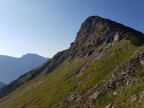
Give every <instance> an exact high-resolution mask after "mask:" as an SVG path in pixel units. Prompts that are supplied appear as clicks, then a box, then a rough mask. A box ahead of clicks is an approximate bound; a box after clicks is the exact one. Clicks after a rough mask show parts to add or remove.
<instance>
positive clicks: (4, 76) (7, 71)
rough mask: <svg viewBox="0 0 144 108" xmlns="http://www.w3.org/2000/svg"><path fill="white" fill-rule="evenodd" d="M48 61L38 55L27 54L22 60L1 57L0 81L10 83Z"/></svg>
mask: <svg viewBox="0 0 144 108" xmlns="http://www.w3.org/2000/svg"><path fill="white" fill-rule="evenodd" d="M46 60H47V59H46V58H44V57H42V56H39V55H37V54H26V55H24V56H22V57H21V58H14V57H9V56H5V55H0V80H1V81H3V82H6V83H9V82H10V81H12V80H15V79H16V78H18V77H19V76H20V75H22V74H24V73H25V72H28V71H30V70H32V69H34V68H36V67H38V66H40V65H42V64H43V63H44V62H45V61H46Z"/></svg>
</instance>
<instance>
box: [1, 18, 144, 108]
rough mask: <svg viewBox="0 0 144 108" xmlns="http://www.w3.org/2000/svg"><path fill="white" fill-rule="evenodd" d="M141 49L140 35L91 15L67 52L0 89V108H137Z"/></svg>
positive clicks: (143, 97)
mask: <svg viewBox="0 0 144 108" xmlns="http://www.w3.org/2000/svg"><path fill="white" fill-rule="evenodd" d="M143 44H144V34H143V33H141V32H138V31H136V30H134V29H132V28H129V27H126V26H124V25H122V24H119V23H116V22H114V21H111V20H108V19H104V18H101V17H98V16H91V17H89V18H87V19H86V21H85V22H84V23H83V24H82V26H81V28H80V31H79V32H78V33H77V37H76V39H75V41H74V42H73V43H71V46H70V48H69V49H67V50H64V51H61V52H59V53H57V54H56V55H55V56H54V57H53V58H52V59H50V60H49V61H48V62H46V63H45V64H43V65H42V66H41V67H39V68H38V69H35V70H32V71H30V72H28V73H26V74H24V75H23V76H21V77H20V78H18V79H17V80H16V81H13V82H12V83H10V84H9V85H8V86H6V87H3V88H2V89H0V97H1V99H0V108H3V107H4V108H142V107H144V69H143V68H144V46H143Z"/></svg>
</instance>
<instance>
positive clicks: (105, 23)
mask: <svg viewBox="0 0 144 108" xmlns="http://www.w3.org/2000/svg"><path fill="white" fill-rule="evenodd" d="M131 31H133V32H132V33H133V34H134V33H139V34H140V35H143V34H142V33H140V32H138V31H135V30H133V29H131V28H129V27H126V26H124V25H122V24H119V23H116V22H114V21H111V20H108V19H104V18H101V17H99V16H91V17H88V18H87V19H86V20H85V21H84V22H83V24H82V25H81V28H80V30H79V32H78V33H77V37H76V39H75V42H74V43H72V44H71V47H70V48H69V50H68V52H67V55H68V58H69V60H70V59H74V58H82V57H84V56H89V55H91V54H92V52H93V51H94V49H95V48H96V47H98V46H99V45H101V44H103V43H105V44H106V45H109V46H110V45H112V44H114V43H116V42H117V41H120V40H121V39H123V38H125V37H127V34H128V33H129V32H131Z"/></svg>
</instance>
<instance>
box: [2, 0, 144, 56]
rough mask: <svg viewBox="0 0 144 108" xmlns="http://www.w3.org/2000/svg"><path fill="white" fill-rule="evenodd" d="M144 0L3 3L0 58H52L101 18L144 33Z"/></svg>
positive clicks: (14, 0) (13, 0)
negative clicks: (84, 25)
mask: <svg viewBox="0 0 144 108" xmlns="http://www.w3.org/2000/svg"><path fill="white" fill-rule="evenodd" d="M143 5H144V0H133V1H132V0H0V55H9V56H14V57H20V56H22V55H24V54H26V53H37V54H39V55H42V56H45V57H52V56H53V55H54V54H56V53H57V52H58V51H61V50H64V49H67V48H69V46H70V43H71V42H72V41H74V40H75V37H76V33H77V32H78V30H79V28H80V26H81V23H82V22H84V20H85V19H86V18H87V17H88V16H92V15H98V16H101V17H104V18H108V19H112V20H114V21H117V22H120V23H123V24H125V25H127V26H130V27H132V28H134V29H136V30H139V31H141V32H144V14H143V10H144V6H143Z"/></svg>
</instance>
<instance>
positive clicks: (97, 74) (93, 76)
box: [0, 40, 144, 108]
mask: <svg viewBox="0 0 144 108" xmlns="http://www.w3.org/2000/svg"><path fill="white" fill-rule="evenodd" d="M126 45H128V47H127V46H126ZM119 48H121V49H123V50H122V51H121V50H118V49H119ZM137 48H138V47H137V46H134V45H132V44H130V42H129V41H125V40H123V41H121V42H120V43H118V44H117V45H115V46H114V47H112V48H111V49H109V50H108V51H107V52H106V53H105V54H104V55H103V57H102V58H100V59H99V60H97V61H95V62H94V63H93V64H92V65H90V66H89V67H87V68H86V69H85V70H84V71H82V72H80V73H77V74H74V75H73V74H72V73H74V72H75V70H77V69H78V68H79V67H80V66H81V65H82V64H83V63H84V62H85V61H86V60H87V59H88V58H86V59H83V60H73V61H72V62H70V63H67V62H65V63H64V64H63V65H61V66H60V67H59V68H57V69H56V70H54V72H52V73H50V74H49V75H48V76H47V77H43V76H42V75H40V76H38V77H37V78H35V79H34V80H32V81H30V82H27V83H25V84H24V85H22V86H21V87H19V88H18V89H17V90H15V91H14V92H12V93H11V94H9V95H8V96H6V97H4V98H3V99H1V100H0V101H2V100H4V99H7V98H8V97H11V98H8V99H7V100H5V101H3V102H0V108H58V107H76V106H83V105H84V104H85V103H86V102H87V100H88V96H89V94H90V93H91V92H93V91H95V86H97V85H98V84H99V83H101V82H102V81H104V80H106V79H107V78H108V77H109V76H110V75H111V73H112V72H113V70H114V69H115V68H116V67H117V66H118V65H119V64H120V63H121V62H123V61H126V60H128V59H129V57H130V56H131V55H132V54H133V53H134V52H135V51H136V50H137ZM96 50H97V49H96ZM70 75H71V77H70V78H68V79H66V78H67V77H69V76H70ZM65 79H66V80H65ZM39 81H42V82H41V84H39V83H40V82H39ZM38 84H39V85H38ZM34 85H36V86H34ZM30 88H31V89H30ZM131 88H132V87H129V88H127V90H123V93H121V95H118V96H113V95H112V94H110V93H108V94H105V95H103V96H102V97H101V98H99V99H98V100H97V101H96V102H95V106H94V107H102V108H103V107H104V106H106V105H107V104H110V103H113V102H114V103H117V104H119V103H121V102H122V101H123V100H127V99H128V98H129V97H130V96H132V95H133V94H135V93H138V92H141V91H143V90H144V88H143V85H140V87H135V88H132V89H131ZM28 89H30V90H29V92H27V91H28ZM22 93H26V94H24V95H21V94H22ZM73 94H79V95H81V96H82V97H83V98H82V99H81V100H80V101H78V102H72V103H70V104H68V103H66V102H65V100H66V99H68V98H69V97H70V96H71V95H73ZM20 95H21V96H20ZM127 104H128V103H127ZM125 105H126V104H125Z"/></svg>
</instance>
